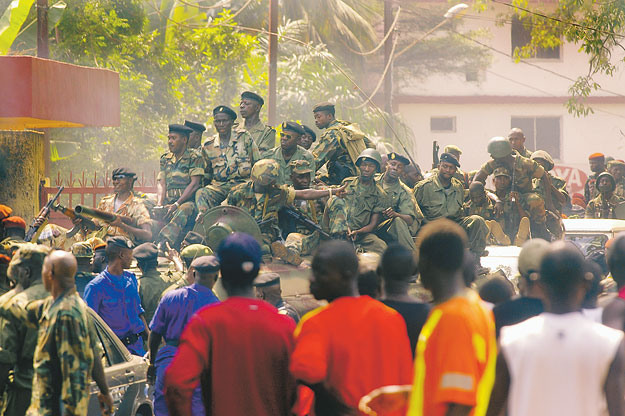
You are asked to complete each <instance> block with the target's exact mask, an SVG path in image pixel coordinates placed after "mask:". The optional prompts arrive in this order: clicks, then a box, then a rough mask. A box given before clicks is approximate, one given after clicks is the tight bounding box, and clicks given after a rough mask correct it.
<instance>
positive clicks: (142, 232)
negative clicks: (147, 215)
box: [109, 217, 152, 241]
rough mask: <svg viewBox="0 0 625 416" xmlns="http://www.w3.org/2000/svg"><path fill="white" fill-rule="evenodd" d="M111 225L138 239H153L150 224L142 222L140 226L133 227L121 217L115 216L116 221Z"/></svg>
mask: <svg viewBox="0 0 625 416" xmlns="http://www.w3.org/2000/svg"><path fill="white" fill-rule="evenodd" d="M109 225H110V226H111V227H117V228H119V229H121V230H122V231H124V232H125V233H127V234H131V235H132V236H134V237H135V239H137V240H141V241H150V240H152V229H151V228H150V224H142V225H140V226H139V227H133V226H132V225H128V224H126V223H124V222H123V221H122V220H121V219H120V218H119V217H117V218H115V221H113V222H112V223H110V224H109Z"/></svg>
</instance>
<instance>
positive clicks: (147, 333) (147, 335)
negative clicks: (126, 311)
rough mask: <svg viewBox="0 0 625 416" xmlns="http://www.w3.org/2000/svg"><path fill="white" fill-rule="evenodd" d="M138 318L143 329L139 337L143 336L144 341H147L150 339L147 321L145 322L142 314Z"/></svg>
mask: <svg viewBox="0 0 625 416" xmlns="http://www.w3.org/2000/svg"><path fill="white" fill-rule="evenodd" d="M139 317H140V318H141V321H142V322H143V327H144V329H143V332H141V335H142V336H143V339H144V340H147V339H149V337H150V329H149V327H148V323H147V321H146V320H145V313H142V314H141V315H139Z"/></svg>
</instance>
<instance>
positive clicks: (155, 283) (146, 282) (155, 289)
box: [137, 269, 171, 324]
mask: <svg viewBox="0 0 625 416" xmlns="http://www.w3.org/2000/svg"><path fill="white" fill-rule="evenodd" d="M137 282H138V284H139V298H141V306H143V309H144V310H145V321H146V322H147V323H148V324H149V323H150V322H151V321H152V317H153V316H154V312H156V307H157V306H158V301H159V300H160V299H161V294H162V293H163V292H164V291H165V289H167V288H168V287H169V286H170V285H171V282H170V281H169V280H167V279H165V278H164V277H163V276H162V275H161V274H160V273H159V271H158V270H156V269H152V270H148V272H147V273H145V274H143V275H141V277H140V278H139V279H138V280H137Z"/></svg>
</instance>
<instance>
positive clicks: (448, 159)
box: [440, 153, 460, 168]
mask: <svg viewBox="0 0 625 416" xmlns="http://www.w3.org/2000/svg"><path fill="white" fill-rule="evenodd" d="M440 161H441V162H447V163H451V164H452V165H454V166H455V167H457V168H459V167H460V162H458V159H456V158H455V157H454V156H453V155H452V154H451V153H443V154H442V155H441V157H440Z"/></svg>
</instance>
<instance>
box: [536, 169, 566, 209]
mask: <svg viewBox="0 0 625 416" xmlns="http://www.w3.org/2000/svg"><path fill="white" fill-rule="evenodd" d="M547 174H548V175H549V176H550V177H551V183H552V184H553V186H554V187H555V188H556V189H557V190H558V192H560V193H561V194H562V195H564V197H565V202H564V204H560V203H559V202H558V200H557V199H556V197H555V196H553V195H552V196H551V200H552V201H553V205H554V208H555V210H556V213H558V214H561V213H562V208H563V206H564V205H568V204H569V202H570V201H571V197H570V196H569V191H567V190H566V181H565V180H564V179H562V178H559V177H557V176H554V175H552V174H551V173H549V172H547ZM533 183H534V191H536V193H537V194H539V195H540V196H542V197H543V199H545V186H544V185H543V180H542V178H541V179H534V181H533Z"/></svg>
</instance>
